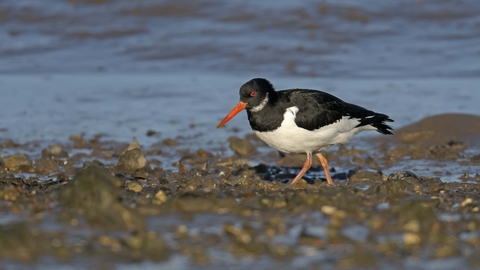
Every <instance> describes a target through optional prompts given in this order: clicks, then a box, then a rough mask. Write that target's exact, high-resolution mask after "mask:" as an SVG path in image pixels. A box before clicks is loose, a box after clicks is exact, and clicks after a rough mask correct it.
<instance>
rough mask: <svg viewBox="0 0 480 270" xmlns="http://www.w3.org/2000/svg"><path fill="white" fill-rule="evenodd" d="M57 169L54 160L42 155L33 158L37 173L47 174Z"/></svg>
mask: <svg viewBox="0 0 480 270" xmlns="http://www.w3.org/2000/svg"><path fill="white" fill-rule="evenodd" d="M56 171H58V165H57V162H55V160H52V159H46V158H44V157H42V158H39V159H36V160H35V172H36V173H38V174H49V173H52V172H56Z"/></svg>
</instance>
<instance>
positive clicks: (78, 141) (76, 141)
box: [70, 134, 87, 149]
mask: <svg viewBox="0 0 480 270" xmlns="http://www.w3.org/2000/svg"><path fill="white" fill-rule="evenodd" d="M70 141H72V142H73V147H74V148H77V149H78V148H85V147H86V146H87V141H85V139H83V136H82V135H77V134H74V135H70Z"/></svg>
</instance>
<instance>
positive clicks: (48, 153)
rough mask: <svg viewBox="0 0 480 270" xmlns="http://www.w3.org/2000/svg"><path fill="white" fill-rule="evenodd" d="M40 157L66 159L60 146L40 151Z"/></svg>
mask: <svg viewBox="0 0 480 270" xmlns="http://www.w3.org/2000/svg"><path fill="white" fill-rule="evenodd" d="M42 157H44V158H67V157H68V153H67V151H64V150H63V146H62V145H61V144H54V145H50V146H49V147H47V148H45V149H43V150H42Z"/></svg>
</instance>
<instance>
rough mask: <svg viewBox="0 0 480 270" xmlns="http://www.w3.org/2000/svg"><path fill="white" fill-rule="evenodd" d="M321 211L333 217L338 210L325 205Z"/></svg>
mask: <svg viewBox="0 0 480 270" xmlns="http://www.w3.org/2000/svg"><path fill="white" fill-rule="evenodd" d="M320 210H321V211H322V212H323V213H325V214H327V215H332V214H333V213H335V211H337V208H336V207H333V206H329V205H324V206H322V208H321V209H320Z"/></svg>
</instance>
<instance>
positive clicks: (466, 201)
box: [462, 198, 473, 207]
mask: <svg viewBox="0 0 480 270" xmlns="http://www.w3.org/2000/svg"><path fill="white" fill-rule="evenodd" d="M472 203H473V200H472V198H466V199H465V200H464V201H463V202H462V207H465V206H467V205H469V204H472Z"/></svg>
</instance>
